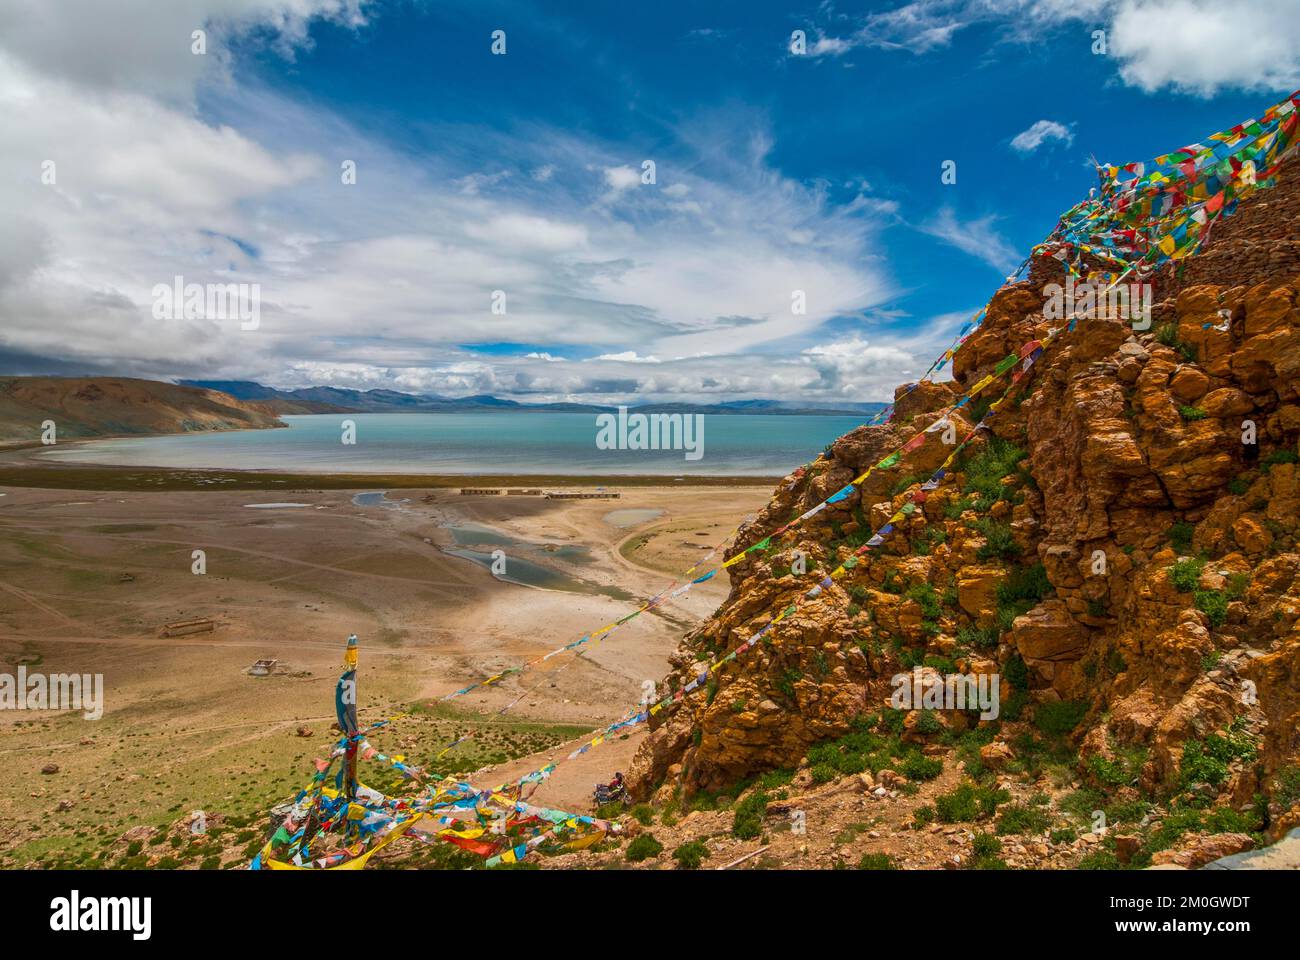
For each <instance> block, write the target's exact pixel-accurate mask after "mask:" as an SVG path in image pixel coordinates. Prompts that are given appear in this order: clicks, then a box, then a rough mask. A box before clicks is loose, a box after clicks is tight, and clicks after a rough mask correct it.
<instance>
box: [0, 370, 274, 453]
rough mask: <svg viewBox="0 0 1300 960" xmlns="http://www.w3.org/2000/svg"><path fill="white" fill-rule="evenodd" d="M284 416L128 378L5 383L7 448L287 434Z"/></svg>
mask: <svg viewBox="0 0 1300 960" xmlns="http://www.w3.org/2000/svg"><path fill="white" fill-rule="evenodd" d="M277 413H278V412H277V411H274V410H272V409H269V408H267V407H265V406H263V405H261V404H257V403H249V402H245V401H241V400H236V399H235V398H234V397H231V396H229V395H227V394H224V393H219V392H218V391H216V390H203V389H198V388H195V387H182V386H177V385H176V384H171V383H159V382H157V381H153V380H135V379H131V378H127V377H4V378H0V441H3V442H10V443H12V442H21V441H37V440H39V439H40V437H41V424H42V423H43V422H44V421H46V420H53V421H54V423H55V426H56V429H57V437H58V439H60V440H70V439H76V438H85V437H115V436H132V435H140V434H158V433H187V432H190V431H197V430H246V429H261V428H267V427H282V426H284V424H283V423H282V422H281V421H280V420H279V418H278V416H277Z"/></svg>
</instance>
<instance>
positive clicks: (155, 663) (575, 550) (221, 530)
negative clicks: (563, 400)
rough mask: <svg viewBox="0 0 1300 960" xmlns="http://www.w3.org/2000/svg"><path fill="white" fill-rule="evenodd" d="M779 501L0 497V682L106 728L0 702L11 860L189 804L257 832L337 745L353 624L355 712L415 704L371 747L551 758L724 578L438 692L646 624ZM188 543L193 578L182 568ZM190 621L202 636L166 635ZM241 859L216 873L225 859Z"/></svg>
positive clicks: (600, 766) (740, 489)
mask: <svg viewBox="0 0 1300 960" xmlns="http://www.w3.org/2000/svg"><path fill="white" fill-rule="evenodd" d="M472 482H473V481H470V480H466V483H467V484H470V483H472ZM594 483H595V482H594V481H593V485H592V486H588V487H570V488H566V489H568V490H569V491H570V492H572V491H574V490H586V491H588V492H592V491H594V490H595V486H594ZM88 485H89V484H88ZM770 489H771V481H770V480H755V481H752V482H745V483H740V482H737V483H735V484H731V485H725V484H717V485H709V486H688V485H685V484H681V483H678V484H669V483H664V484H662V485H644V486H640V485H627V486H618V485H611V486H610V487H609V488H608V491H607V492H613V491H617V492H619V493H620V495H621V496H620V498H619V499H616V500H613V499H600V500H549V499H543V498H542V497H538V496H483V497H479V496H461V495H460V494H459V492H458V490H457V489H455V488H447V487H439V488H429V489H420V488H407V489H401V490H393V491H391V492H390V493H389V495H388V496H387V497H381V496H374V495H372V496H360V497H358V496H357V495H358V493H359V491H357V490H333V489H331V490H325V489H320V488H319V487H308V486H303V487H300V488H297V489H283V488H280V487H277V488H275V489H272V490H229V489H226V490H203V491H198V492H188V491H175V490H170V491H160V492H138V491H121V490H111V489H94V490H86V489H82V490H59V489H37V488H31V487H17V486H4V487H0V494H2V495H0V670H4V671H6V672H9V673H13V672H15V671H16V669H17V667H18V666H19V665H26V666H27V669H28V670H29V671H40V672H43V673H45V674H54V673H79V674H102V675H103V678H104V711H103V717H102V719H99V720H86V719H83V717H82V715H81V714H80V713H69V712H61V713H52V712H40V713H38V712H27V711H4V712H2V713H0V730H3V736H2V737H0V756H2V757H3V762H4V764H5V768H6V770H7V774H8V775H7V776H6V777H5V784H6V785H5V787H4V788H3V789H0V864H3V865H5V866H11V867H12V866H23V865H28V864H34V863H36V862H37V861H40V862H42V863H46V864H48V863H51V862H62V863H66V864H68V865H81V866H93V865H101V864H107V863H110V862H115V859H120V858H121V856H122V854H123V847H124V846H126V842H125V841H124V840H123V839H122V838H123V835H124V834H126V833H127V832H128V831H130V830H132V828H135V827H140V826H142V825H143V826H149V827H161V828H163V834H161V835H159V836H163V835H165V834H166V833H167V832H168V831H171V832H172V833H173V834H174V833H175V831H176V829H177V826H176V825H177V824H178V823H182V822H184V821H185V820H186V819H187V818H189V817H191V816H192V815H193V814H194V811H198V810H202V811H204V816H205V817H206V818H207V819H208V820H209V821H210V822H216V823H221V822H227V823H229V824H232V825H233V826H235V827H245V828H247V829H245V830H244V831H243V832H242V833H241V834H239V835H238V837H237V839H239V840H240V841H241V844H242V842H243V841H245V840H247V841H248V843H250V844H255V843H257V842H258V839H259V838H260V834H257V835H256V836H252V835H253V834H256V831H257V828H258V827H259V826H260V819H259V818H260V817H261V816H262V815H263V814H264V812H265V811H266V810H267V809H268V808H269V806H270V805H272V804H274V803H276V802H278V801H279V800H282V799H285V798H287V797H289V796H290V795H292V793H293V792H294V791H295V790H296V789H297V788H299V787H300V786H302V785H303V784H304V783H305V782H306V781H307V780H308V779H309V777H310V776H311V773H312V771H313V769H314V768H313V766H312V761H313V758H315V757H318V756H322V755H323V754H324V753H325V752H326V751H328V749H329V747H330V745H331V743H332V742H333V739H334V733H333V731H331V729H330V724H331V722H332V719H333V717H332V702H333V701H332V698H333V686H334V681H335V679H336V677H337V675H338V666H339V663H340V659H341V653H342V650H343V644H344V642H345V639H346V637H347V636H348V635H349V634H351V633H356V634H357V635H358V636H359V638H360V642H361V668H360V674H359V700H360V705H361V714H362V719H363V721H373V720H376V719H379V718H381V717H385V716H388V715H391V714H396V713H400V712H405V711H407V710H410V709H411V708H412V707H415V709H414V710H413V711H412V712H411V713H410V715H408V716H405V717H403V718H402V719H401V720H399V721H398V722H396V723H395V724H394V725H393V726H391V727H390V728H388V729H387V730H385V731H383V732H381V733H380V734H377V735H376V737H375V742H376V745H377V746H379V747H380V749H382V750H384V751H387V752H390V753H394V754H399V753H400V754H404V755H406V756H408V757H409V758H410V759H411V760H412V761H413V762H417V763H426V762H429V761H430V760H432V759H433V757H434V756H435V755H436V754H437V753H438V752H439V751H440V750H441V748H443V747H444V746H445V745H446V744H447V743H449V742H451V741H452V740H454V739H457V738H459V737H463V736H465V735H466V734H468V733H472V734H473V736H471V737H470V739H468V740H467V741H465V743H463V744H462V745H461V746H459V747H457V748H455V749H454V750H453V751H451V752H449V753H448V754H447V755H446V756H445V757H444V758H443V759H442V760H441V761H439V765H440V766H441V767H443V768H445V769H447V770H448V771H451V770H455V771H457V772H473V779H474V780H475V782H476V783H477V782H480V781H482V783H483V785H492V784H495V783H497V782H500V781H502V780H505V779H507V778H508V777H509V776H512V775H517V774H519V773H523V772H527V771H528V770H530V769H533V768H535V767H537V766H541V765H544V764H545V763H547V762H549V761H550V760H551V759H552V758H554V757H556V756H559V755H562V754H563V753H567V752H568V750H570V749H572V747H570V746H567V745H568V744H569V743H570V742H572V741H576V739H577V738H579V737H580V736H581V735H582V734H583V733H585V732H586V731H589V730H591V729H593V728H595V727H597V726H603V725H604V724H605V723H608V722H609V721H611V720H613V719H616V718H618V717H619V716H621V715H623V714H624V713H625V712H626V711H627V710H628V708H629V707H631V706H632V705H634V704H635V703H636V702H637V701H638V699H639V698H640V696H641V693H642V687H643V684H644V682H645V681H646V680H658V679H660V678H661V677H663V676H664V674H665V672H666V668H667V657H668V655H669V654H670V653H671V652H672V651H673V650H674V649H675V647H676V645H677V641H678V639H679V638H680V637H681V636H682V634H683V633H684V632H685V631H686V630H687V629H689V628H690V626H691V625H692V624H694V623H695V622H697V621H698V620H699V619H701V618H703V617H707V616H708V615H709V614H710V613H712V612H713V610H714V609H715V608H716V607H717V606H718V604H719V603H720V602H721V600H722V599H723V597H724V596H725V594H726V591H727V588H728V581H727V578H726V576H725V575H723V576H719V577H717V578H715V579H714V580H712V581H710V582H708V583H705V584H702V585H700V586H699V587H697V588H695V589H694V590H693V591H692V592H691V593H689V594H688V595H687V596H685V597H684V598H682V599H681V600H680V601H677V602H674V603H672V604H670V605H666V606H663V607H661V608H659V609H657V610H655V611H652V612H650V613H647V614H646V615H643V616H640V617H637V618H636V619H635V620H632V621H631V622H629V623H628V624H626V625H625V626H623V627H621V628H620V629H618V630H617V631H615V632H614V633H613V634H612V635H611V636H610V637H609V638H608V639H607V640H604V641H603V642H600V643H595V644H589V645H587V646H586V647H585V648H584V649H583V652H582V654H581V655H580V656H577V655H575V654H572V653H566V654H564V655H562V656H558V657H555V658H553V659H551V660H550V661H548V662H547V663H546V664H544V665H542V666H541V667H539V668H537V669H535V670H531V671H529V672H526V673H524V674H522V675H519V676H514V677H511V678H508V679H507V680H506V681H504V682H502V683H501V684H500V685H498V686H492V687H487V688H481V689H479V690H476V691H474V692H473V693H471V694H469V695H467V696H464V697H460V698H457V699H455V700H452V701H448V702H442V703H439V702H438V700H439V698H441V697H442V696H443V695H445V694H447V693H449V692H451V691H454V690H456V689H458V688H461V687H464V686H466V685H468V684H470V683H472V682H474V681H476V680H479V679H482V678H484V677H486V676H489V675H491V674H493V673H495V672H497V671H499V670H501V669H504V668H507V667H510V666H514V665H517V664H519V663H521V662H525V661H528V660H531V659H532V658H534V657H537V656H539V655H541V654H543V653H546V652H548V651H550V650H552V649H554V648H556V647H558V646H560V645H562V644H565V643H569V642H571V641H573V640H576V639H578V638H579V637H581V636H583V635H584V634H585V633H588V632H590V631H592V630H594V629H597V628H599V627H601V626H603V625H605V624H606V623H608V622H610V621H613V620H616V619H618V618H620V617H623V616H625V615H626V614H627V613H629V612H631V611H632V610H635V609H636V608H637V607H638V606H640V605H641V603H643V602H644V601H645V600H646V599H647V598H649V597H650V596H653V595H654V594H655V593H656V592H658V591H659V590H661V589H663V588H664V587H665V586H667V585H669V584H670V583H672V582H673V580H674V575H675V574H679V573H681V572H682V571H685V570H686V569H687V568H689V567H691V566H692V565H693V564H695V563H697V562H698V561H700V560H701V559H702V558H703V557H704V556H705V555H706V554H707V553H708V551H709V548H711V547H713V546H714V545H716V544H717V543H718V542H719V541H721V540H723V539H724V538H725V537H726V535H727V534H728V533H729V532H730V531H731V530H732V528H733V527H734V526H735V525H736V524H737V522H739V521H740V520H741V519H742V518H743V517H745V516H746V515H748V514H752V513H754V512H755V511H756V510H758V509H759V508H761V507H762V505H763V504H765V503H766V502H767V499H768V496H769V493H770ZM377 490H378V488H375V491H372V492H377ZM259 504H260V505H261V506H257V505H259ZM267 504H294V506H266V505H267ZM458 535H459V539H460V541H461V544H460V545H459V546H458V543H457V539H458ZM475 541H478V542H475ZM484 541H486V542H484ZM497 549H499V550H501V551H502V554H501V555H503V556H504V558H505V563H506V576H507V577H511V576H512V574H513V573H514V572H515V571H514V570H512V568H511V564H512V563H515V564H518V568H516V569H523V570H525V571H526V572H527V573H529V574H530V575H535V574H538V573H539V572H540V573H541V574H543V575H544V576H545V578H546V582H547V584H548V588H545V589H543V588H538V587H535V586H530V585H527V584H521V583H515V582H508V581H506V580H502V579H499V578H497V577H496V576H494V575H493V573H492V572H490V571H489V570H488V569H487V568H486V567H485V566H483V565H481V564H480V563H477V562H475V560H474V559H473V558H472V557H467V556H463V555H452V553H450V552H449V551H452V550H460V551H462V552H463V551H465V550H469V551H476V552H477V553H478V554H480V556H481V555H484V554H487V555H490V553H491V551H492V550H497ZM196 550H201V551H203V560H204V563H205V566H206V569H205V572H202V573H196V572H194V567H195V559H194V557H195V554H194V551H196ZM716 559H718V560H720V559H721V555H720V554H719V555H718V556H717V558H716ZM518 579H525V580H527V579H529V577H527V576H525V577H518ZM194 619H208V620H211V621H212V623H213V628H212V629H211V630H210V631H207V630H205V631H204V632H198V633H192V634H189V635H183V636H170V637H169V636H164V635H163V634H164V633H165V626H166V625H167V624H169V623H176V622H178V621H184V620H194ZM259 659H275V660H277V661H278V664H277V666H276V668H275V670H274V672H273V673H272V675H270V676H266V677H254V676H251V675H250V674H249V672H248V670H249V667H250V666H251V665H252V664H253V662H254V661H256V660H259ZM512 703H513V704H514V706H512V707H511V708H510V709H509V710H507V711H506V712H505V713H500V711H501V710H502V708H503V707H506V706H507V705H508V704H512ZM637 739H638V738H637V737H635V736H634V737H631V738H628V739H625V740H622V741H616V742H613V743H610V744H607V745H605V746H603V747H602V748H601V749H599V750H595V751H592V752H591V753H590V754H588V755H586V756H584V757H582V758H580V759H579V760H577V761H574V762H572V763H569V764H566V765H564V766H563V767H562V768H561V770H560V771H559V772H557V775H556V776H555V777H554V778H552V779H551V780H550V781H548V782H546V783H545V784H543V786H542V787H541V789H540V790H539V791H538V793H537V794H536V800H537V801H538V802H542V803H546V804H550V805H554V806H559V807H563V808H566V809H571V810H575V811H586V810H589V809H590V807H591V803H590V797H591V789H592V785H593V784H594V783H595V782H596V781H597V780H601V779H606V778H608V777H609V776H610V775H612V773H613V771H614V770H616V769H619V768H620V766H621V765H622V764H623V763H624V762H625V761H626V760H627V758H629V757H630V756H631V753H632V751H633V750H634V749H635V746H636V743H637ZM43 770H53V771H54V772H48V773H43V772H42V771H43ZM488 781H491V783H488ZM146 832H148V831H146ZM227 839H229V837H228V838H227ZM173 846H180V844H173ZM234 849H237V848H232V847H230V846H229V845H227V846H226V847H225V849H224V851H223V852H222V853H221V854H220V857H221V864H220V865H221V866H235V865H237V863H235V862H234V860H235V859H236V858H235V856H234V854H233V853H232V852H231V851H232V850H234ZM162 852H163V853H166V852H167V851H166V850H165V849H164V850H163V851H162ZM214 856H216V855H215V854H214ZM177 865H191V864H188V863H180V864H177ZM209 865H215V864H213V863H210V864H209Z"/></svg>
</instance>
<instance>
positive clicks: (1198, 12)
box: [809, 0, 1300, 97]
mask: <svg viewBox="0 0 1300 960" xmlns="http://www.w3.org/2000/svg"><path fill="white" fill-rule="evenodd" d="M825 9H830V8H829V7H827V8H825ZM831 19H832V21H833V23H832V24H828V29H827V31H825V32H822V31H819V39H818V41H817V42H816V43H815V44H813V45H812V47H811V48H810V49H809V54H810V55H812V56H843V55H844V54H846V53H848V52H849V51H851V50H853V49H856V48H872V49H886V50H905V51H908V52H911V53H913V54H918V55H919V54H925V53H928V52H929V51H931V50H934V49H937V48H942V47H947V46H949V45H950V44H951V43H952V42H953V40H954V38H955V37H956V36H957V35H958V34H960V33H961V32H962V31H965V30H967V29H968V28H970V27H972V26H975V25H977V24H992V25H994V26H995V27H998V28H1000V29H1001V34H1002V38H1004V39H1011V40H1016V41H1019V42H1032V43H1038V42H1041V40H1042V35H1043V32H1044V31H1045V30H1049V29H1052V28H1058V27H1065V28H1070V29H1077V28H1079V27H1081V26H1086V27H1088V32H1081V33H1080V34H1079V35H1078V36H1079V39H1078V42H1079V43H1081V44H1091V42H1092V41H1091V36H1090V31H1091V28H1092V27H1094V26H1095V27H1099V28H1102V29H1105V30H1106V33H1107V41H1108V46H1109V51H1108V52H1109V55H1110V57H1111V58H1113V59H1114V60H1115V61H1117V64H1118V67H1117V69H1118V72H1119V76H1120V77H1121V79H1122V80H1123V81H1124V82H1125V83H1127V84H1129V85H1131V86H1135V87H1138V88H1140V89H1142V90H1144V91H1146V92H1148V93H1152V92H1155V91H1158V90H1163V89H1172V90H1179V91H1184V92H1188V93H1194V94H1197V95H1200V96H1206V97H1208V96H1211V95H1213V94H1214V93H1216V92H1217V91H1219V90H1222V89H1240V90H1262V91H1275V92H1290V91H1291V90H1293V89H1295V88H1296V87H1297V86H1300V8H1297V4H1296V0H1251V2H1250V3H1249V4H1240V3H1237V4H1233V3H1224V2H1223V0H913V2H911V3H903V4H900V5H899V6H896V7H894V8H892V9H889V10H884V11H876V12H873V13H870V14H867V15H865V16H862V17H858V18H848V17H844V16H841V15H832V17H831ZM846 26H847V32H844V33H843V34H842V35H840V36H835V35H832V30H831V28H832V27H833V28H834V29H837V30H841V31H844V30H846Z"/></svg>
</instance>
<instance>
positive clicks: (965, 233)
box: [920, 207, 1021, 273]
mask: <svg viewBox="0 0 1300 960" xmlns="http://www.w3.org/2000/svg"><path fill="white" fill-rule="evenodd" d="M997 222H998V216H997V215H996V214H988V215H987V216H983V217H979V218H977V219H975V220H960V219H958V217H957V215H956V214H955V213H954V212H953V210H952V208H951V207H944V208H942V209H941V210H940V211H939V212H938V214H936V215H935V217H934V219H932V220H930V221H929V222H928V223H925V224H922V226H921V228H920V229H921V231H922V232H923V233H928V234H930V235H931V236H934V237H938V238H939V239H940V240H943V241H944V242H945V243H948V244H951V245H952V246H954V247H956V248H957V249H958V250H961V251H962V252H963V253H968V254H970V255H971V256H972V257H976V258H978V259H980V260H983V261H984V262H985V263H987V264H988V265H989V266H990V267H993V268H994V269H996V270H1000V271H1001V272H1003V273H1009V272H1010V271H1011V270H1012V268H1014V267H1015V265H1016V264H1017V263H1019V262H1020V260H1021V255H1020V253H1019V251H1018V250H1017V248H1016V247H1015V246H1014V245H1013V244H1012V243H1011V242H1010V241H1009V240H1007V239H1006V238H1005V237H1003V236H1002V235H1001V234H999V233H998V232H997V228H996V224H997Z"/></svg>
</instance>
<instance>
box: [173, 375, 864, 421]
mask: <svg viewBox="0 0 1300 960" xmlns="http://www.w3.org/2000/svg"><path fill="white" fill-rule="evenodd" d="M179 383H181V384H182V385H184V386H190V387H199V388H201V389H205V390H220V391H221V392H222V393H225V394H229V395H230V396H232V397H234V398H235V399H237V400H247V401H251V402H255V403H259V404H262V405H263V406H265V407H268V408H269V409H272V410H275V411H276V412H277V413H281V414H293V413H472V412H476V411H484V410H514V411H518V412H520V413H605V412H609V411H613V410H617V409H618V408H617V407H616V406H610V405H600V404H588V403H520V402H518V401H517V400H502V399H501V398H499V397H491V396H474V397H442V396H437V395H436V394H417V393H401V392H399V391H396V390H347V389H343V388H340V387H303V388H302V389H299V390H277V389H276V388H274V387H268V386H264V385H263V384H260V383H255V382H253V381H251V380H181V381H179ZM885 406H886V404H883V403H833V404H832V403H821V402H790V401H784V400H732V401H728V402H726V403H714V404H694V403H649V404H636V405H632V404H629V405H628V409H629V410H637V411H640V412H643V413H651V412H653V413H710V414H739V415H743V414H783V415H790V416H799V415H804V416H809V415H818V416H827V415H835V414H842V415H844V416H851V417H856V416H862V415H864V414H865V415H867V416H870V415H872V414H874V413H878V412H879V411H881V410H883V409H884V408H885ZM308 408H310V409H308Z"/></svg>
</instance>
